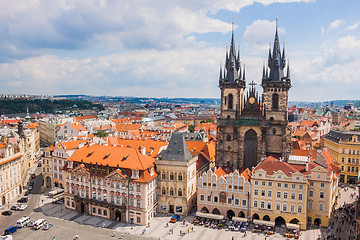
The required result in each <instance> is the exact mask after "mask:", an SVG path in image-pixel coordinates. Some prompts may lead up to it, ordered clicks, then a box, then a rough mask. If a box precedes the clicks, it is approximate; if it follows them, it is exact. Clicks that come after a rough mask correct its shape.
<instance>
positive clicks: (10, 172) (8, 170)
mask: <svg viewBox="0 0 360 240" xmlns="http://www.w3.org/2000/svg"><path fill="white" fill-rule="evenodd" d="M10 151H11V152H10V154H9V155H8V156H5V157H4V158H0V199H1V202H0V205H2V206H3V205H5V204H9V202H10V201H12V200H13V199H14V198H16V197H18V195H19V194H21V193H22V186H23V184H22V176H21V173H22V171H21V169H22V166H21V165H22V162H23V155H22V154H20V153H14V149H12V150H10Z"/></svg>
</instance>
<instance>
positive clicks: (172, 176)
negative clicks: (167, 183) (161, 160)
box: [170, 173, 174, 181]
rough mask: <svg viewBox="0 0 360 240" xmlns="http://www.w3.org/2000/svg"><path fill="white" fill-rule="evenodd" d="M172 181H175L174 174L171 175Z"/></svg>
mask: <svg viewBox="0 0 360 240" xmlns="http://www.w3.org/2000/svg"><path fill="white" fill-rule="evenodd" d="M170 180H172V181H173V180H174V174H173V173H170Z"/></svg>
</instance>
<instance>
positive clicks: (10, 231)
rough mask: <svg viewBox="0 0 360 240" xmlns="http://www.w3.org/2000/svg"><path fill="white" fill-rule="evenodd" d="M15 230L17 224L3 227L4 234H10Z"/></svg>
mask: <svg viewBox="0 0 360 240" xmlns="http://www.w3.org/2000/svg"><path fill="white" fill-rule="evenodd" d="M16 230H17V226H11V227H8V228H7V229H5V232H4V235H10V234H12V233H14V232H16Z"/></svg>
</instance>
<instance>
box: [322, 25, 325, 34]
mask: <svg viewBox="0 0 360 240" xmlns="http://www.w3.org/2000/svg"><path fill="white" fill-rule="evenodd" d="M324 33H325V28H324V26H322V27H321V35H324Z"/></svg>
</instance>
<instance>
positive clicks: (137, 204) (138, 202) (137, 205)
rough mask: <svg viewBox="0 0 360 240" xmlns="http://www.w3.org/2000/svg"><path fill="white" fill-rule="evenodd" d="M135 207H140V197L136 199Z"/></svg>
mask: <svg viewBox="0 0 360 240" xmlns="http://www.w3.org/2000/svg"><path fill="white" fill-rule="evenodd" d="M136 207H137V208H140V199H137V200H136Z"/></svg>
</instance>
